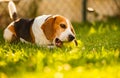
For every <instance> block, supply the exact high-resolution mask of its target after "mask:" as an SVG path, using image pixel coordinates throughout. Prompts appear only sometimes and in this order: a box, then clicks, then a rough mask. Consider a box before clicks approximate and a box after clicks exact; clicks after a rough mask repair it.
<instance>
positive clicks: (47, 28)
mask: <svg viewBox="0 0 120 78" xmlns="http://www.w3.org/2000/svg"><path fill="white" fill-rule="evenodd" d="M55 20H56V17H49V18H48V19H46V21H45V23H44V24H43V25H42V27H41V28H42V29H43V32H44V34H45V36H46V38H47V39H48V40H50V41H52V40H53V39H54V37H55V35H56V34H55V32H56V30H55V26H54V25H55Z"/></svg>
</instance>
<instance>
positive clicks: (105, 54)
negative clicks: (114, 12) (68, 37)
mask: <svg viewBox="0 0 120 78" xmlns="http://www.w3.org/2000/svg"><path fill="white" fill-rule="evenodd" d="M73 25H74V28H75V31H76V36H77V41H78V46H77V47H76V46H75V45H74V43H69V44H64V46H63V47H62V48H54V49H48V48H43V47H38V46H36V45H32V44H24V43H18V44H9V43H5V42H4V40H3V38H2V31H0V78H120V19H110V20H108V21H106V22H93V23H81V24H80V23H73Z"/></svg>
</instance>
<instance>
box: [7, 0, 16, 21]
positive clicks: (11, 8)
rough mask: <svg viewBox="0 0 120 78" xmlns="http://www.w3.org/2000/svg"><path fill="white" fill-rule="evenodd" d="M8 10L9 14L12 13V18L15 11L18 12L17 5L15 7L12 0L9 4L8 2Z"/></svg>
mask: <svg viewBox="0 0 120 78" xmlns="http://www.w3.org/2000/svg"><path fill="white" fill-rule="evenodd" d="M8 10H9V14H10V18H11V19H13V16H12V15H13V14H14V13H17V10H16V7H15V4H14V3H13V2H12V1H10V2H9V4H8Z"/></svg>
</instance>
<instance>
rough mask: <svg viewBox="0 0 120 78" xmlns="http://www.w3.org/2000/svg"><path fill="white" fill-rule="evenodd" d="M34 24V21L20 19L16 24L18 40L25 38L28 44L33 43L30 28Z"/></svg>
mask: <svg viewBox="0 0 120 78" xmlns="http://www.w3.org/2000/svg"><path fill="white" fill-rule="evenodd" d="M33 22H34V19H20V20H19V21H16V22H15V23H14V27H15V32H16V35H17V39H20V38H23V39H24V40H26V41H28V42H33V41H32V36H31V34H30V28H31V27H32V24H33Z"/></svg>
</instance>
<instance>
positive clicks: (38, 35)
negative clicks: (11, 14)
mask: <svg viewBox="0 0 120 78" xmlns="http://www.w3.org/2000/svg"><path fill="white" fill-rule="evenodd" d="M50 16H51V15H42V16H38V17H36V19H35V20H34V22H33V26H32V29H33V34H34V36H35V43H36V44H38V45H47V44H51V42H50V41H49V40H47V38H46V36H45V34H44V32H43V30H42V29H41V26H42V24H43V23H44V22H45V20H46V19H47V18H48V17H50Z"/></svg>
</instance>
